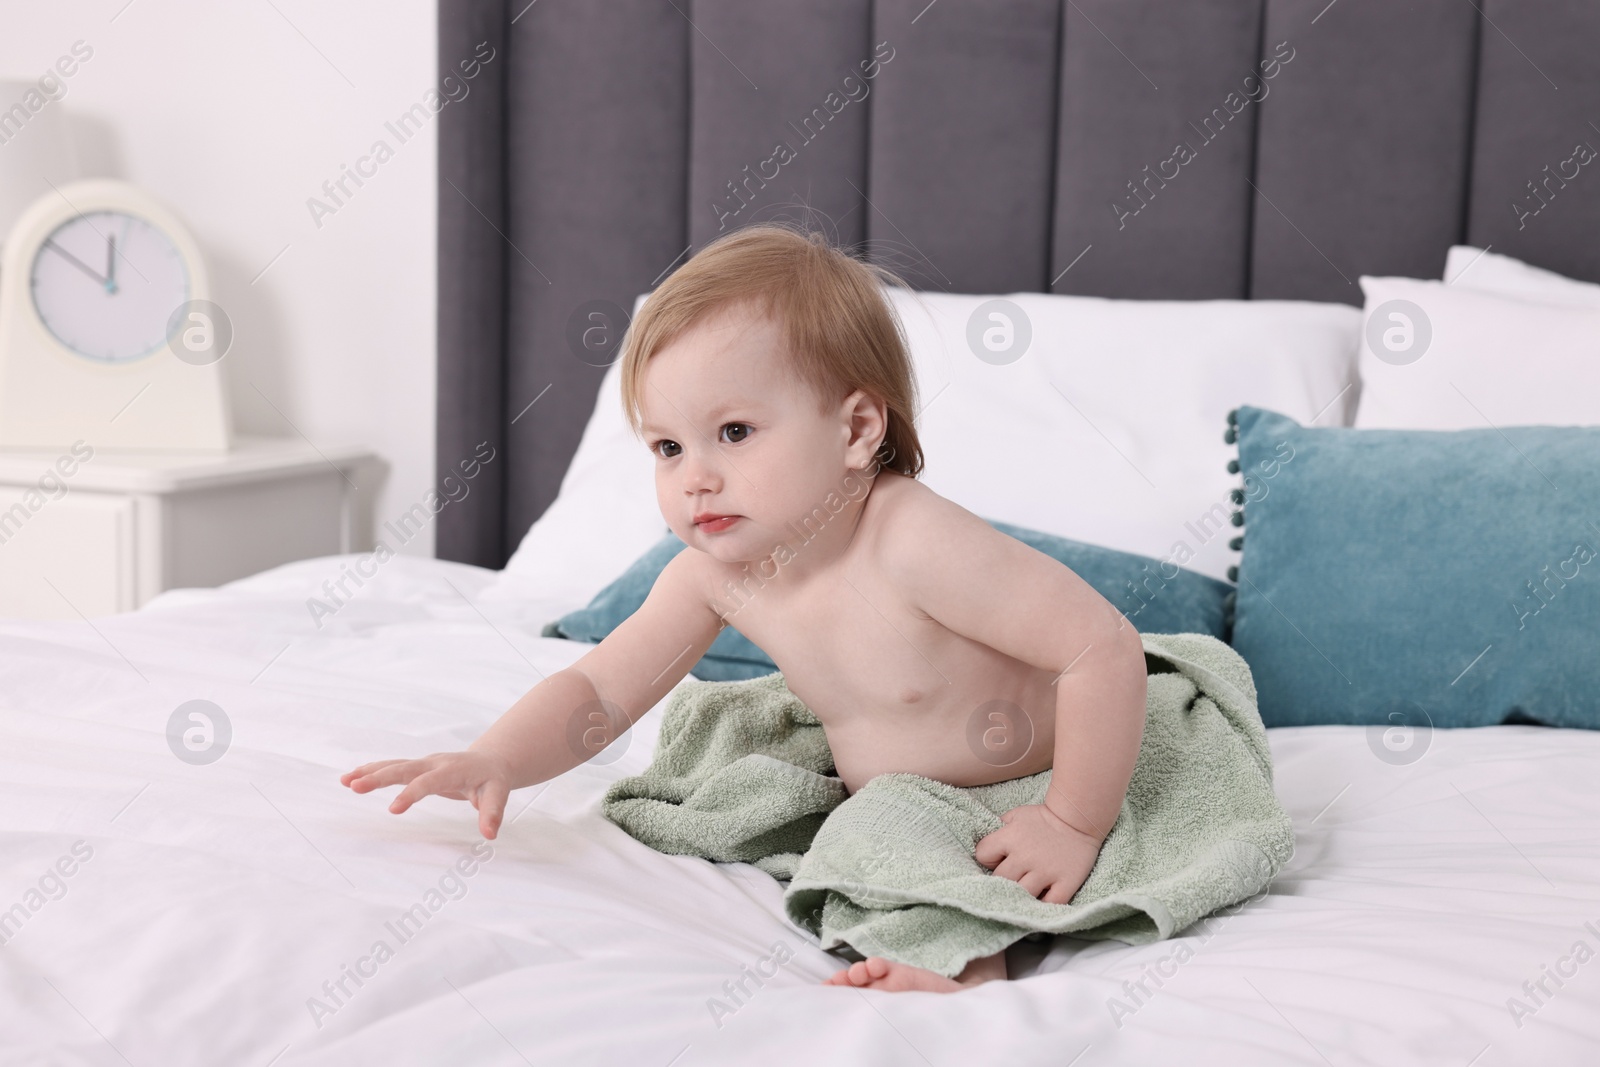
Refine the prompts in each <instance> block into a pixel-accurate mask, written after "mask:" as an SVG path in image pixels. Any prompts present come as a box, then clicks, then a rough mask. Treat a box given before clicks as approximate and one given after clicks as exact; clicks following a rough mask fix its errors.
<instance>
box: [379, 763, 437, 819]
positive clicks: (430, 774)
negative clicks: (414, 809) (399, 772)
mask: <svg viewBox="0 0 1600 1067" xmlns="http://www.w3.org/2000/svg"><path fill="white" fill-rule="evenodd" d="M448 777H449V776H448V775H446V774H444V773H443V772H442V771H437V770H432V771H426V772H424V773H422V774H419V775H417V776H416V777H415V778H412V779H411V782H410V784H409V785H407V786H406V787H405V788H404V789H402V790H400V793H399V795H397V796H396V797H395V798H394V800H393V801H391V802H390V804H389V810H390V811H392V812H393V813H394V814H396V815H399V814H400V813H401V812H403V811H405V810H406V809H407V808H409V807H410V806H411V805H413V804H415V803H416V802H417V801H419V800H421V799H422V798H423V797H425V796H427V795H428V794H429V793H444V792H445V791H446V790H448V789H449V788H450V786H449V782H448Z"/></svg>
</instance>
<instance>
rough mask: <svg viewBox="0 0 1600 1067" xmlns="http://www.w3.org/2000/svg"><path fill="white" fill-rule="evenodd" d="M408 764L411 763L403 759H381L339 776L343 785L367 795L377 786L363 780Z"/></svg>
mask: <svg viewBox="0 0 1600 1067" xmlns="http://www.w3.org/2000/svg"><path fill="white" fill-rule="evenodd" d="M407 762H409V761H408V760H403V759H381V760H377V761H376V762H373V763H363V764H362V765H361V766H359V767H357V768H356V769H355V770H353V771H345V772H344V773H343V774H341V775H340V776H339V781H340V783H342V784H343V785H347V786H349V787H350V788H351V789H354V790H355V791H356V792H357V793H365V792H366V791H367V790H369V789H376V788H377V786H375V785H373V784H372V783H371V782H362V781H361V779H362V778H365V777H366V776H367V775H369V774H376V773H377V772H378V771H381V770H383V769H384V768H385V767H393V766H395V765H396V764H400V763H407ZM357 783H359V784H357Z"/></svg>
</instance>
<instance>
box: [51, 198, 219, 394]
mask: <svg viewBox="0 0 1600 1067" xmlns="http://www.w3.org/2000/svg"><path fill="white" fill-rule="evenodd" d="M30 286H31V288H32V291H33V306H34V309H35V310H36V311H37V312H38V314H39V319H40V320H41V321H42V322H43V323H44V325H45V328H46V329H48V330H49V331H50V333H51V334H53V335H54V336H55V338H56V340H58V341H60V342H61V343H62V344H63V345H65V346H66V347H67V348H68V349H69V350H70V351H71V352H73V353H74V354H76V355H79V356H82V357H83V358H85V359H92V360H96V361H99V362H103V363H127V362H131V361H133V360H136V359H142V358H144V357H145V356H148V355H150V354H151V353H153V352H155V351H156V350H158V349H160V348H161V347H163V346H164V345H165V344H166V342H167V322H168V319H169V318H170V317H171V315H172V313H173V311H174V310H175V309H176V308H177V307H178V306H179V305H180V304H183V303H184V302H185V301H187V300H188V299H189V271H188V268H187V267H186V266H185V265H184V261H183V256H182V255H181V254H180V253H179V252H178V248H177V246H176V245H174V244H173V243H172V240H171V239H170V238H169V237H168V236H167V235H166V234H165V233H163V232H162V231H161V230H159V229H157V228H156V227H155V226H154V225H152V224H151V223H150V222H148V221H146V220H145V219H142V218H139V217H138V216H136V215H129V214H126V213H124V212H121V211H90V212H88V213H86V214H82V215H77V216H74V217H73V218H70V219H68V220H67V221H66V222H63V223H62V224H61V225H60V226H57V227H56V228H55V230H54V231H52V232H51V234H50V236H49V237H47V238H46V239H45V241H44V243H43V244H41V245H40V246H39V250H38V252H37V253H36V254H35V255H34V259H33V274H32V277H31V278H30Z"/></svg>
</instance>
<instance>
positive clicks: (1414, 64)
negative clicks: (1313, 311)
mask: <svg viewBox="0 0 1600 1067" xmlns="http://www.w3.org/2000/svg"><path fill="white" fill-rule="evenodd" d="M1476 28H1477V12H1476V11H1475V10H1474V9H1473V7H1472V4H1471V3H1468V2H1466V0H1404V2H1399V0H1339V2H1338V3H1337V5H1336V6H1333V7H1331V8H1330V7H1329V6H1328V0H1267V29H1266V37H1265V40H1266V41H1267V42H1272V43H1275V42H1278V41H1288V42H1289V44H1290V47H1292V48H1293V49H1294V50H1295V58H1294V59H1293V61H1292V62H1291V63H1290V64H1289V65H1288V67H1287V68H1286V69H1285V70H1284V72H1283V73H1282V75H1280V76H1279V78H1278V79H1277V81H1278V82H1279V85H1278V86H1277V88H1276V91H1275V92H1274V93H1273V94H1272V96H1271V97H1270V98H1268V99H1267V100H1266V101H1265V102H1264V103H1263V105H1262V109H1261V130H1260V134H1259V143H1258V145H1257V156H1256V177H1255V184H1256V186H1257V188H1258V189H1259V190H1260V191H1259V194H1258V196H1257V198H1256V203H1255V209H1254V211H1255V226H1254V237H1253V251H1252V256H1251V282H1250V295H1251V296H1252V297H1257V298H1278V299H1294V300H1342V301H1344V302H1345V303H1350V304H1360V303H1361V288H1360V286H1359V285H1358V284H1357V278H1358V277H1359V276H1360V275H1362V274H1403V275H1409V276H1411V277H1418V278H1427V277H1434V278H1437V277H1438V276H1439V273H1440V271H1442V270H1443V269H1444V256H1445V250H1446V249H1447V248H1448V247H1449V246H1450V245H1451V244H1453V243H1455V242H1456V241H1457V240H1459V239H1460V236H1461V232H1462V219H1463V217H1464V216H1463V210H1464V206H1465V197H1466V190H1467V169H1466V168H1467V158H1468V149H1467V141H1468V136H1469V130H1470V128H1471V125H1470V124H1471V116H1472V72H1473V65H1474V56H1475V54H1476V49H1477V37H1476ZM1271 46H1272V45H1271V43H1269V44H1268V46H1267V47H1268V48H1269V50H1270V48H1271Z"/></svg>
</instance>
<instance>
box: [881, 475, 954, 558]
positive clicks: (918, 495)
mask: <svg viewBox="0 0 1600 1067" xmlns="http://www.w3.org/2000/svg"><path fill="white" fill-rule="evenodd" d="M862 517H863V520H864V521H863V526H864V527H865V528H866V530H867V532H868V538H869V545H870V548H871V550H872V552H873V554H874V555H875V556H878V557H879V558H880V559H881V558H884V557H885V556H890V557H901V558H903V557H904V556H905V554H906V553H907V552H908V551H910V550H912V549H914V548H915V546H917V545H919V544H924V543H926V541H927V540H928V537H929V535H930V534H931V533H932V532H933V531H936V530H947V529H949V528H950V527H951V525H952V524H956V525H960V524H961V523H962V521H963V519H964V518H969V517H974V516H972V515H971V513H970V512H968V511H967V509H965V508H963V507H962V506H961V505H959V504H957V503H956V502H955V501H953V500H949V499H947V498H945V497H942V496H940V495H939V494H938V493H936V492H934V491H933V490H932V489H930V488H928V487H927V486H926V485H923V484H922V483H921V482H919V481H918V480H917V479H915V478H911V477H908V476H907V475H903V474H900V473H898V472H895V471H884V472H882V473H880V474H879V475H878V477H877V478H876V479H875V480H874V482H873V487H872V492H871V494H870V495H868V497H867V506H866V508H865V510H864V512H863V516H862Z"/></svg>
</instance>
